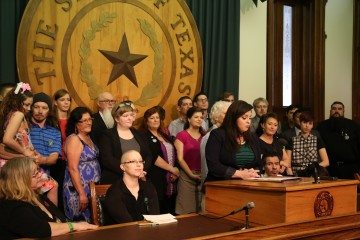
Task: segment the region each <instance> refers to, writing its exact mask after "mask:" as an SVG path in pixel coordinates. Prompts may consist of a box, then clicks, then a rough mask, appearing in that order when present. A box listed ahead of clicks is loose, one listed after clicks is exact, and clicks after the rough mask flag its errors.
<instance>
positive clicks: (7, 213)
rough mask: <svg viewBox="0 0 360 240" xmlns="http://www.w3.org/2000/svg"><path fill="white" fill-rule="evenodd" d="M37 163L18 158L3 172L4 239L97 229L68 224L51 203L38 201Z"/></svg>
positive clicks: (0, 211)
mask: <svg viewBox="0 0 360 240" xmlns="http://www.w3.org/2000/svg"><path fill="white" fill-rule="evenodd" d="M42 181H43V180H42V179H41V174H40V171H39V167H38V165H37V164H36V163H35V161H34V159H31V158H28V157H18V158H14V159H11V160H10V161H7V163H6V164H5V165H4V166H3V168H2V169H1V171H0V236H1V239H14V238H40V237H50V236H57V235H61V234H64V233H68V232H73V231H81V230H86V229H95V228H97V226H96V225H92V224H88V223H86V222H78V223H71V222H66V219H65V217H64V215H63V214H62V213H61V212H60V211H59V210H58V209H57V208H56V206H55V205H54V204H52V203H51V202H50V201H49V200H48V199H45V200H44V201H43V200H42V199H40V198H39V195H38V194H37V190H38V189H39V188H40V187H41V186H42V185H43V182H42Z"/></svg>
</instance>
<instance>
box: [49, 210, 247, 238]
mask: <svg viewBox="0 0 360 240" xmlns="http://www.w3.org/2000/svg"><path fill="white" fill-rule="evenodd" d="M177 219H178V222H177V223H170V224H164V225H159V226H139V225H138V223H137V222H132V223H125V224H117V225H112V226H105V227H100V228H99V229H97V230H94V231H85V232H75V233H71V234H65V235H62V236H57V237H52V238H49V239H51V240H74V239H79V240H80V239H81V240H103V239H104V240H112V239H114V240H115V239H116V240H118V239H124V240H133V239H134V240H135V239H136V240H141V239H144V240H152V239H156V240H176V239H188V238H194V237H200V236H204V235H210V234H217V233H225V232H229V231H236V230H240V228H242V227H243V225H242V224H241V223H238V222H234V221H231V220H227V219H208V218H205V217H203V216H199V215H196V214H191V215H185V216H179V217H177Z"/></svg>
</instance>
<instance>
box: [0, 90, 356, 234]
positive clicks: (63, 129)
mask: <svg viewBox="0 0 360 240" xmlns="http://www.w3.org/2000/svg"><path fill="white" fill-rule="evenodd" d="M96 103H97V107H98V112H97V113H95V114H93V113H92V112H91V111H90V110H89V109H88V108H86V107H82V106H80V107H76V108H74V109H73V110H71V96H70V94H69V93H68V92H67V91H66V90H65V89H60V90H58V91H56V93H55V94H54V96H52V97H50V96H48V95H47V94H45V93H42V92H41V93H36V94H33V93H32V91H31V87H30V86H29V85H28V84H26V83H18V84H17V85H16V86H13V88H10V90H9V92H8V93H7V94H6V95H5V96H4V98H3V100H2V103H1V107H0V128H1V131H0V139H1V144H0V164H1V169H0V235H1V236H7V237H8V238H17V237H44V236H50V235H51V236H55V235H59V234H63V233H65V232H71V231H75V230H85V229H95V228H96V227H97V226H95V225H92V224H90V222H91V214H90V207H89V198H90V189H89V183H90V182H95V183H101V184H111V187H110V188H109V190H108V192H107V194H106V198H105V201H104V206H103V208H104V214H105V223H106V224H114V223H122V222H128V221H137V220H142V219H143V216H142V215H143V214H159V213H173V214H186V213H191V212H199V211H201V209H202V206H203V192H204V182H205V181H213V180H222V179H232V178H234V179H248V178H256V177H261V176H262V177H264V176H265V177H266V176H272V177H273V176H278V175H279V174H287V175H299V176H305V175H306V174H307V173H306V171H305V170H306V168H307V167H308V166H309V164H311V163H313V162H318V163H319V165H320V166H322V167H324V168H325V167H327V166H329V163H330V167H329V171H330V174H335V173H336V174H339V175H338V177H344V176H345V177H347V178H349V177H350V176H349V175H346V174H345V175H340V173H346V172H347V171H349V170H351V171H358V166H359V162H358V161H359V149H360V148H359V142H360V140H359V139H360V134H358V132H355V131H358V125H357V124H355V123H354V122H353V121H351V120H348V119H346V120H345V118H344V117H343V112H344V106H343V105H342V110H341V109H340V110H339V109H338V105H339V103H336V104H335V103H334V104H333V105H332V110H331V118H330V119H329V120H326V121H325V122H323V123H321V124H319V126H318V129H319V131H320V133H321V136H320V134H319V133H316V132H315V131H314V130H313V129H312V128H313V122H314V119H313V117H312V115H311V113H310V111H307V110H304V109H302V108H300V107H297V106H296V109H295V108H293V106H290V107H289V108H288V109H287V116H291V115H293V116H294V117H293V118H292V117H289V121H283V122H281V127H280V121H279V119H278V117H277V115H276V114H274V113H270V112H269V113H268V112H267V108H268V103H267V101H266V99H263V98H259V99H256V100H255V101H254V104H253V105H250V104H248V103H247V102H245V101H242V100H235V98H234V95H233V94H231V93H228V92H227V93H224V95H223V96H222V98H221V100H219V101H217V102H216V103H215V104H214V105H213V106H212V107H211V110H210V112H209V113H208V109H209V102H208V99H207V96H206V94H205V93H203V92H200V93H198V94H196V95H195V97H194V98H193V99H191V98H190V97H188V96H183V97H181V98H179V100H178V102H177V110H178V113H179V118H178V119H175V120H173V121H172V122H171V123H170V124H169V126H165V122H164V120H165V110H164V109H163V108H162V107H161V106H154V107H151V108H149V109H147V110H146V111H145V112H144V115H143V116H141V117H142V121H141V124H140V126H138V127H137V128H135V127H134V122H135V119H136V118H137V117H138V116H137V115H138V110H137V108H136V106H135V105H134V103H133V102H131V101H129V100H125V101H121V102H117V101H116V100H115V99H114V97H113V95H112V94H111V93H108V92H104V93H101V94H99V96H98V98H97V99H96ZM340 105H341V103H340ZM253 108H254V110H255V113H256V115H255V117H253V113H252V112H253ZM290 108H291V109H290ZM333 108H334V109H333ZM335 108H336V109H335ZM294 109H295V110H296V111H295V110H294ZM350 122H351V124H350ZM339 128H341V130H339ZM334 129H336V130H334ZM332 131H334V133H332ZM339 131H340V132H339ZM299 133H300V134H299ZM326 134H328V135H326ZM337 134H340V135H341V136H342V140H343V146H344V147H345V146H346V148H345V150H346V151H351V150H353V149H357V150H356V151H355V152H354V154H353V155H346V156H344V155H343V154H342V153H343V152H339V151H338V150H336V149H333V148H332V147H331V146H332V145H331V143H332V144H334V143H336V142H337V141H338V140H336V137H337ZM323 139H324V140H323ZM350 142H351V144H352V145H351V146H348V144H347V143H350ZM325 147H326V148H325ZM337 147H339V146H337ZM330 148H331V149H330ZM325 149H326V150H328V153H329V156H330V161H329V158H328V155H327V151H326V150H325ZM345 150H343V151H345ZM334 159H335V160H334ZM334 161H336V162H335V164H334ZM332 164H333V165H332ZM351 164H353V165H351ZM334 166H335V167H334ZM332 167H333V168H334V169H335V170H333V169H332ZM339 167H342V168H341V169H343V170H341V171H340V170H339ZM336 169H337V170H339V171H337V170H336ZM354 173H355V172H354ZM24 214H25V215H26V217H23V218H22V217H21V216H25V215H24ZM19 217H20V218H21V219H22V220H21V222H16V221H17V220H18V218H19ZM34 228H36V231H33V230H30V229H34Z"/></svg>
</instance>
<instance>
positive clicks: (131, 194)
mask: <svg viewBox="0 0 360 240" xmlns="http://www.w3.org/2000/svg"><path fill="white" fill-rule="evenodd" d="M144 164H145V163H144V161H143V159H142V158H141V155H140V153H139V152H137V151H134V150H129V151H127V152H125V153H124V154H123V155H122V157H121V163H120V169H121V171H123V172H124V173H123V176H122V178H120V179H119V180H117V181H116V182H115V183H114V184H112V185H111V187H110V188H109V189H108V191H107V193H106V198H105V202H104V207H105V216H107V218H108V219H106V224H115V223H124V222H132V221H139V220H143V219H144V218H143V216H142V215H143V214H159V203H158V198H157V195H156V190H155V188H154V186H153V185H152V183H151V182H150V181H143V180H141V179H140V178H142V176H143V174H144V173H143V172H144Z"/></svg>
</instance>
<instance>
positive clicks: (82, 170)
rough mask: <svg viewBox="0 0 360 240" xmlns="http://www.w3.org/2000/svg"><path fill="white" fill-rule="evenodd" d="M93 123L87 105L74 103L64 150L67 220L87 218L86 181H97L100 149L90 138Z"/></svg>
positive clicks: (87, 182) (87, 184)
mask: <svg viewBox="0 0 360 240" xmlns="http://www.w3.org/2000/svg"><path fill="white" fill-rule="evenodd" d="M91 126H92V118H91V112H90V110H89V109H88V108H85V107H77V108H75V109H74V110H73V111H71V113H70V117H69V121H68V124H67V127H66V135H67V136H68V137H67V138H66V142H65V147H64V151H65V154H66V159H67V166H66V170H65V178H64V192H63V195H64V210H65V214H66V216H67V217H68V218H69V219H70V220H85V221H87V222H90V220H91V219H90V208H89V197H90V188H89V183H90V182H91V181H93V182H99V180H100V174H101V173H100V165H99V162H98V159H97V158H98V154H99V150H98V148H97V146H96V145H95V144H94V143H93V142H92V140H91V138H90V132H91Z"/></svg>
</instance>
